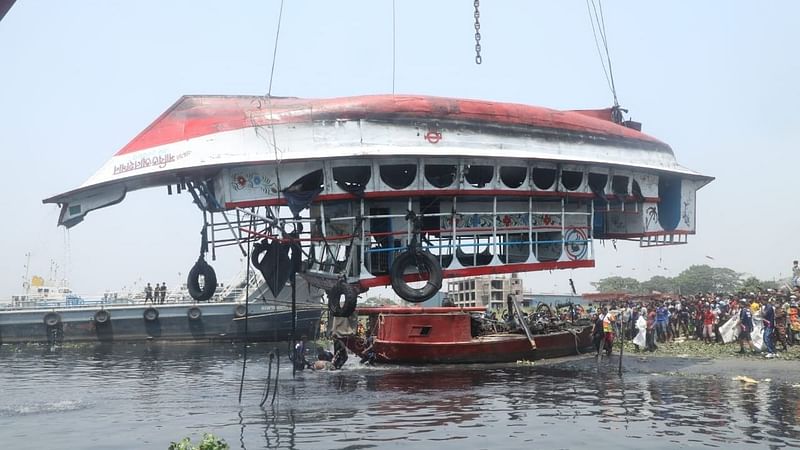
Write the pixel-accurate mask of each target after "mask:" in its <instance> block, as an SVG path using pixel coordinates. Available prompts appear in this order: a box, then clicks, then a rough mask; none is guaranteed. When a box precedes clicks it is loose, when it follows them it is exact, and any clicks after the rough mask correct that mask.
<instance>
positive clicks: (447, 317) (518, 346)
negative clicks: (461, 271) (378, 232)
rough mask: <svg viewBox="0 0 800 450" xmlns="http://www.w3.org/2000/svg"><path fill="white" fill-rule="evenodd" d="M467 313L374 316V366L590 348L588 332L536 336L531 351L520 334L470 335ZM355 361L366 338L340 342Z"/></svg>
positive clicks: (527, 356) (530, 356)
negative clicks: (375, 318) (355, 356)
mask: <svg viewBox="0 0 800 450" xmlns="http://www.w3.org/2000/svg"><path fill="white" fill-rule="evenodd" d="M469 320H470V317H469V314H467V313H451V314H427V313H422V314H408V313H405V314H402V313H401V314H380V317H379V319H378V322H377V323H378V325H377V329H376V330H375V335H374V338H373V344H372V350H373V352H374V361H375V362H381V363H397V364H455V363H497V362H513V361H518V360H536V359H542V358H554V357H559V356H569V355H574V354H577V353H580V352H582V351H586V350H588V349H590V348H591V344H592V343H591V328H590V327H585V328H580V329H577V330H574V332H571V331H559V332H555V333H548V334H539V335H535V336H534V342H535V344H536V348H535V349H534V348H532V345H531V342H530V341H529V340H528V338H527V337H526V336H524V335H521V334H510V333H509V334H492V335H485V336H479V337H472V336H471V335H470V321H469ZM341 340H342V341H343V342H344V344H345V345H346V346H347V348H348V349H349V350H350V351H352V352H353V353H355V354H357V355H358V356H360V357H362V358H364V357H365V356H366V352H365V345H366V339H365V338H364V337H361V336H347V337H343V338H341Z"/></svg>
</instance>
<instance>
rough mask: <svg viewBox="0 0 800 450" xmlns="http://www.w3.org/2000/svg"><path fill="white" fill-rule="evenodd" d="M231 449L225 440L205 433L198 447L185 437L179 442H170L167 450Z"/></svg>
mask: <svg viewBox="0 0 800 450" xmlns="http://www.w3.org/2000/svg"><path fill="white" fill-rule="evenodd" d="M230 448H231V447H230V446H229V445H228V443H227V442H225V440H224V439H220V438H218V437H216V436H214V435H213V434H211V433H204V434H203V440H201V441H200V443H199V444H198V445H192V440H191V439H189V438H188V437H185V438H183V439H181V440H180V441H179V442H170V444H169V447H168V448H167V450H229V449H230Z"/></svg>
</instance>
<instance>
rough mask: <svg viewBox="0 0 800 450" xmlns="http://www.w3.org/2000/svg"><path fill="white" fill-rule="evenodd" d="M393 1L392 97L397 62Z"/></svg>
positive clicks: (393, 6) (393, 5) (393, 7)
mask: <svg viewBox="0 0 800 450" xmlns="http://www.w3.org/2000/svg"><path fill="white" fill-rule="evenodd" d="M395 1H396V0H392V95H394V83H395V67H396V61H397V57H396V55H397V45H396V40H397V34H396V33H395V28H396V27H395V22H396V14H395Z"/></svg>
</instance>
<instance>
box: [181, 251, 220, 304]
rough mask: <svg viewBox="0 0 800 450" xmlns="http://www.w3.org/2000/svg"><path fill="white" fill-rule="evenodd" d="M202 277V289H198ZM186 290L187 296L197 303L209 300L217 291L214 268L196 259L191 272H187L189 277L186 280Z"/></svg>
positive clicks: (202, 260)
mask: <svg viewBox="0 0 800 450" xmlns="http://www.w3.org/2000/svg"><path fill="white" fill-rule="evenodd" d="M201 276H202V277H203V279H204V282H203V287H202V288H201V287H200V277H201ZM186 288H187V289H188V290H189V295H191V296H192V298H193V299H195V300H197V301H198V302H204V301H207V300H210V299H211V297H213V296H214V292H216V290H217V274H216V272H214V268H213V267H211V266H210V265H208V263H207V262H206V261H205V260H204V259H198V260H197V262H196V263H194V266H192V270H190V271H189V277H188V278H187V280H186Z"/></svg>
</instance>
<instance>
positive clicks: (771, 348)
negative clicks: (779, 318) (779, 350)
mask: <svg viewBox="0 0 800 450" xmlns="http://www.w3.org/2000/svg"><path fill="white" fill-rule="evenodd" d="M772 302H773V300H772V298H770V299H768V300H767V301H766V305H765V306H764V319H763V321H764V345H765V346H766V347H767V354H766V355H765V356H766V357H767V358H774V357H775V356H776V355H775V307H773V306H772Z"/></svg>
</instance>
